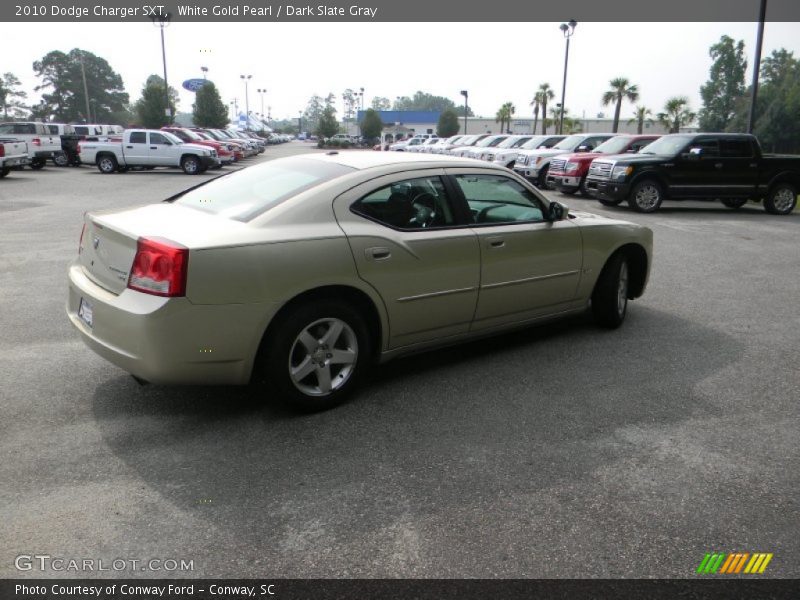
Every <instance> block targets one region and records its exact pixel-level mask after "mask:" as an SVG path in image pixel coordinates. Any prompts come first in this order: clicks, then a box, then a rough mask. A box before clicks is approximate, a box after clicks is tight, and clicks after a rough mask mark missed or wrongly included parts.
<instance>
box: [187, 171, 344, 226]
mask: <svg viewBox="0 0 800 600" xmlns="http://www.w3.org/2000/svg"><path fill="white" fill-rule="evenodd" d="M354 170H355V169H353V168H352V167H346V166H344V165H339V164H336V163H328V162H322V161H320V160H314V159H308V158H286V159H278V160H273V161H269V162H267V163H262V164H260V165H255V166H252V167H249V168H247V169H242V170H241V171H235V172H233V173H230V174H228V175H223V176H222V177H219V178H217V179H212V180H211V181H210V182H209V183H207V184H205V185H201V186H200V187H197V188H194V189H192V190H190V191H188V192H187V193H185V194H184V195H182V196H180V197H179V198H178V199H177V200H175V203H176V204H182V205H184V206H190V207H192V208H196V209H197V210H202V211H204V212H208V213H213V214H215V215H220V216H222V217H226V218H228V219H235V220H237V221H249V220H251V219H253V218H254V217H257V216H258V215H260V214H262V213H264V212H266V211H268V210H269V209H271V208H273V207H275V206H277V205H278V204H280V203H281V202H283V201H284V200H287V199H289V198H291V197H293V196H296V195H297V194H299V193H301V192H304V191H306V190H309V189H311V188H312V187H314V186H317V185H320V184H321V183H324V182H326V181H330V180H331V179H335V178H336V177H340V176H342V175H345V174H347V173H350V172H352V171H354Z"/></svg>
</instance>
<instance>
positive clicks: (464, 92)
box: [461, 90, 469, 135]
mask: <svg viewBox="0 0 800 600" xmlns="http://www.w3.org/2000/svg"><path fill="white" fill-rule="evenodd" d="M461 95H462V96H464V135H467V111H468V110H469V92H468V91H467V90H461Z"/></svg>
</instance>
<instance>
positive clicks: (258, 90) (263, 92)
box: [256, 88, 267, 115]
mask: <svg viewBox="0 0 800 600" xmlns="http://www.w3.org/2000/svg"><path fill="white" fill-rule="evenodd" d="M256 91H257V92H258V93H259V94H260V95H261V114H262V115H263V114H264V94H266V93H267V90H266V89H261V88H258V89H257V90H256Z"/></svg>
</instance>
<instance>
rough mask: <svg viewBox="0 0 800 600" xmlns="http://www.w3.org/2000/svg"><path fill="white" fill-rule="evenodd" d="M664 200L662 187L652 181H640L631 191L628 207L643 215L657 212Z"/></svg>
mask: <svg viewBox="0 0 800 600" xmlns="http://www.w3.org/2000/svg"><path fill="white" fill-rule="evenodd" d="M663 200H664V194H663V192H662V191H661V186H660V185H659V184H658V183H656V182H655V181H653V180H651V179H645V180H644V181H640V182H639V183H637V184H636V185H635V186H633V190H631V195H630V197H629V198H628V206H630V207H631V208H632V209H633V210H636V211H638V212H643V213H651V212H656V211H657V210H658V208H659V206H661V202H662V201H663Z"/></svg>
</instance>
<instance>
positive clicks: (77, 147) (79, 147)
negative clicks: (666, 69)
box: [75, 144, 81, 154]
mask: <svg viewBox="0 0 800 600" xmlns="http://www.w3.org/2000/svg"><path fill="white" fill-rule="evenodd" d="M75 151H76V152H77V153H78V154H80V153H81V145H80V144H78V145H77V146H76V147H75Z"/></svg>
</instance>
